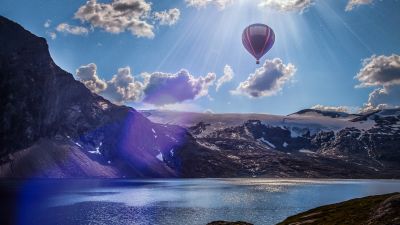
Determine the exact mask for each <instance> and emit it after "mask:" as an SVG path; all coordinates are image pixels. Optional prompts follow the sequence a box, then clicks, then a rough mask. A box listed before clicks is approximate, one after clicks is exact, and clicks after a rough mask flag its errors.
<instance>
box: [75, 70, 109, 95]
mask: <svg viewBox="0 0 400 225" xmlns="http://www.w3.org/2000/svg"><path fill="white" fill-rule="evenodd" d="M75 75H76V77H77V78H78V80H79V81H81V82H82V83H83V84H84V85H85V86H86V87H87V88H88V89H89V90H90V91H92V92H94V93H100V92H102V91H104V90H105V89H106V88H107V83H106V82H105V81H104V80H102V79H100V78H99V75H98V74H97V66H96V64H94V63H90V64H88V65H84V66H81V67H79V68H78V69H77V70H76V73H75Z"/></svg>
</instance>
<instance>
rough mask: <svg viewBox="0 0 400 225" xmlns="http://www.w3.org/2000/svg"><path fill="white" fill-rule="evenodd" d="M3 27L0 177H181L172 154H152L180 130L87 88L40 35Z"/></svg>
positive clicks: (182, 135)
mask: <svg viewBox="0 0 400 225" xmlns="http://www.w3.org/2000/svg"><path fill="white" fill-rule="evenodd" d="M0 33H1V36H0V74H1V81H0V95H1V98H0V105H1V106H2V108H3V109H2V110H1V123H0V144H1V149H0V176H2V177H124V176H128V177H175V176H178V174H177V172H176V171H177V170H175V169H174V166H177V165H174V164H173V163H170V161H169V160H170V159H171V161H172V159H173V158H174V157H173V156H168V157H165V158H164V161H163V160H161V161H160V160H159V159H158V158H160V157H158V158H157V156H158V155H160V154H162V153H163V152H164V151H168V152H169V151H170V149H171V148H173V147H174V146H181V145H184V144H185V141H186V140H187V139H188V138H187V137H186V136H187V135H189V134H188V133H187V132H186V131H185V130H184V129H182V128H180V127H177V126H164V125H160V124H155V123H152V122H150V121H149V120H148V119H146V118H145V117H143V116H142V115H141V114H140V113H138V112H137V111H136V110H134V109H132V108H129V107H125V106H116V105H114V104H112V103H110V102H109V101H107V100H106V99H104V98H102V97H100V96H98V95H96V94H93V93H91V92H90V91H89V90H88V89H87V88H86V87H85V86H84V85H83V84H82V83H80V82H78V81H76V80H75V79H74V77H73V76H72V75H71V74H69V73H67V72H65V71H63V70H62V69H61V68H59V67H58V66H57V65H56V64H55V63H54V61H53V60H52V59H51V56H50V54H49V51H48V46H47V43H46V41H45V39H44V38H40V37H37V36H35V35H33V34H31V33H30V32H29V31H26V30H25V29H24V28H23V27H21V26H20V25H18V24H16V23H14V22H12V21H10V20H8V19H7V18H5V17H0ZM165 155H169V153H168V154H165Z"/></svg>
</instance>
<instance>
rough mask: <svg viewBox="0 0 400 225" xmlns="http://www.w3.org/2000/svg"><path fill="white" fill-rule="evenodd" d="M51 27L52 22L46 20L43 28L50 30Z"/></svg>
mask: <svg viewBox="0 0 400 225" xmlns="http://www.w3.org/2000/svg"><path fill="white" fill-rule="evenodd" d="M50 25H51V20H46V22H44V24H43V26H44V27H45V28H49V27H50Z"/></svg>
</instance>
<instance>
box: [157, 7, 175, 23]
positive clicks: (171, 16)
mask: <svg viewBox="0 0 400 225" xmlns="http://www.w3.org/2000/svg"><path fill="white" fill-rule="evenodd" d="M180 15H181V11H180V10H179V9H177V8H173V9H170V10H168V11H167V10H164V11H161V12H155V13H154V19H155V20H158V21H159V23H160V25H168V26H172V25H174V24H176V23H177V22H178V20H179V17H180Z"/></svg>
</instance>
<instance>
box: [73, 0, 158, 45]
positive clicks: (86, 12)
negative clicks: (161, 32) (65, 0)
mask: <svg viewBox="0 0 400 225" xmlns="http://www.w3.org/2000/svg"><path fill="white" fill-rule="evenodd" d="M150 13H151V3H148V2H146V1H145V0H113V1H112V2H111V3H99V2H97V0H89V1H87V2H86V3H85V4H84V5H82V6H81V7H80V8H79V9H78V11H77V12H76V13H75V18H77V19H80V20H81V21H82V22H88V23H90V25H91V26H93V27H97V28H102V29H104V30H105V31H107V32H110V33H115V34H117V33H121V32H125V31H126V30H128V31H130V32H131V33H132V34H133V35H135V36H137V37H147V38H153V37H154V32H153V29H154V27H153V25H151V24H150V23H149V22H148V21H147V19H148V18H149V15H150Z"/></svg>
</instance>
